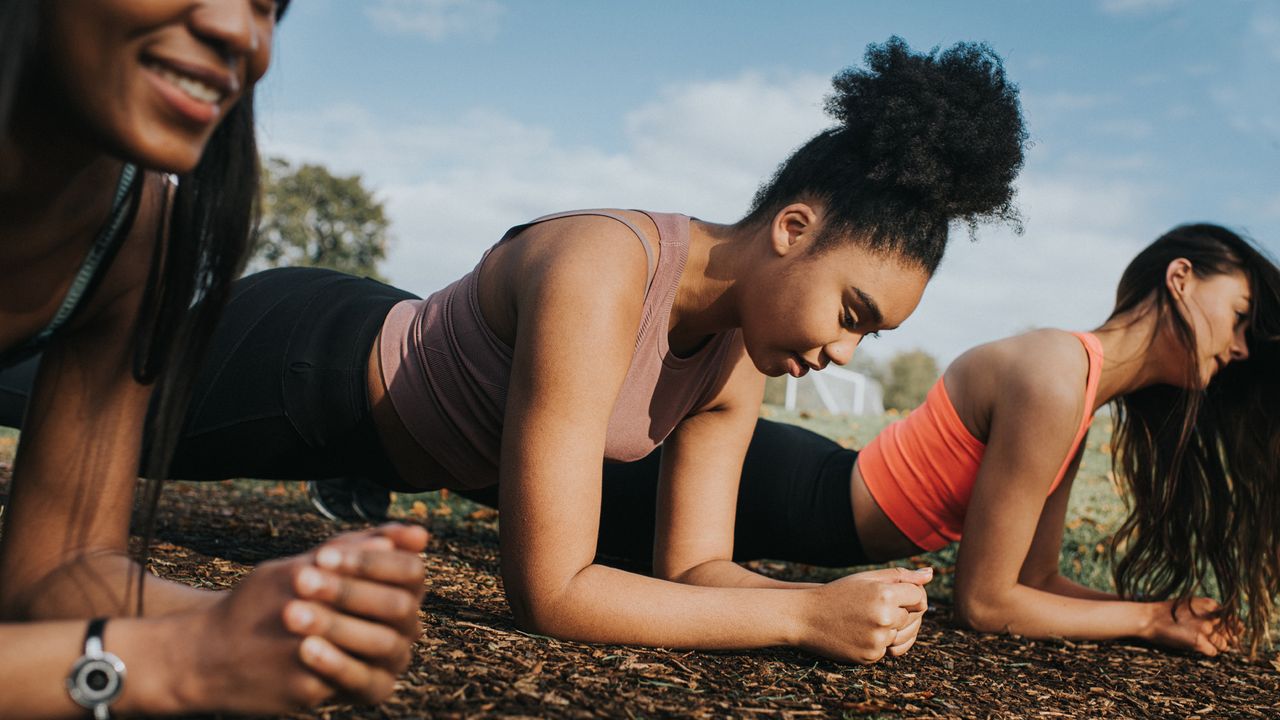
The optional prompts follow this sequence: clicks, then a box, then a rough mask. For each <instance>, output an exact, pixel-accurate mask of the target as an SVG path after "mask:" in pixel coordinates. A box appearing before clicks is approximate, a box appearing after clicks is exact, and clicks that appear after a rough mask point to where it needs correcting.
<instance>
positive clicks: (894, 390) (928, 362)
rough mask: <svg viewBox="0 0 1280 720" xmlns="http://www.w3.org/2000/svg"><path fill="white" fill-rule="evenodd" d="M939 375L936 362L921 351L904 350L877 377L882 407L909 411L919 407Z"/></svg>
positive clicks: (891, 359)
mask: <svg viewBox="0 0 1280 720" xmlns="http://www.w3.org/2000/svg"><path fill="white" fill-rule="evenodd" d="M940 374H941V373H939V371H938V361H937V360H935V359H934V357H933V356H932V355H930V354H929V353H927V352H925V351H923V350H908V351H906V352H900V353H898V354H897V355H894V356H893V357H892V358H890V360H889V362H888V364H887V365H886V366H885V369H884V372H883V375H882V376H881V382H882V383H883V384H884V406H885V408H886V409H887V408H892V409H895V410H912V409H914V408H916V407H919V405H920V404H921V403H923V402H924V398H925V396H926V395H928V394H929V388H931V387H933V383H934V382H935V381H937V379H938V376H939V375H940Z"/></svg>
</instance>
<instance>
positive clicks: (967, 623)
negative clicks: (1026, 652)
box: [956, 593, 1008, 633]
mask: <svg viewBox="0 0 1280 720" xmlns="http://www.w3.org/2000/svg"><path fill="white" fill-rule="evenodd" d="M956 621H957V622H959V623H960V624H961V625H962V626H964V627H967V628H969V629H970V630H975V631H977V632H985V633H999V632H1004V631H1005V629H1006V628H1007V627H1008V622H1007V617H1006V613H1005V612H1004V611H1003V609H1002V608H1001V606H1000V603H999V602H998V600H997V599H996V598H991V597H984V596H982V595H980V594H977V593H956Z"/></svg>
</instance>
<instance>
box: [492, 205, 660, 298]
mask: <svg viewBox="0 0 1280 720" xmlns="http://www.w3.org/2000/svg"><path fill="white" fill-rule="evenodd" d="M606 212H609V213H611V214H614V215H617V216H618V217H625V218H626V219H627V220H628V221H630V222H631V223H632V225H634V226H635V227H636V228H637V229H639V230H640V231H641V232H643V233H645V236H646V239H647V240H648V241H649V244H650V247H652V248H653V249H654V251H655V253H656V251H657V247H658V229H657V227H656V226H655V225H654V223H653V221H652V220H650V219H649V217H648V216H647V215H645V214H644V213H639V212H631V211H625V210H607V211H606ZM488 264H489V265H492V266H493V267H494V269H495V270H496V271H497V272H498V273H499V274H501V275H503V276H504V277H505V278H506V280H508V281H509V282H510V283H511V285H512V286H529V285H538V286H541V285H544V284H546V283H548V282H550V283H553V284H560V283H571V284H572V283H578V282H582V283H586V284H588V285H591V286H593V287H595V288H597V289H598V291H599V292H600V293H602V294H613V293H614V292H626V293H628V294H631V293H634V292H639V293H640V294H641V295H643V292H644V287H645V281H646V279H647V277H648V269H649V258H648V255H647V253H646V252H645V247H644V245H643V244H642V243H641V242H640V239H639V238H638V237H637V236H636V233H635V231H633V230H632V229H631V227H629V226H628V225H626V224H624V223H622V222H619V221H618V220H616V219H613V218H610V217H604V216H601V215H573V216H569V217H564V218H557V219H554V220H547V221H545V222H540V223H538V224H536V225H533V226H531V227H528V228H526V229H524V230H523V231H521V232H520V233H519V234H518V235H516V236H515V237H514V238H512V239H511V240H509V241H508V242H506V243H503V244H502V245H500V246H498V247H497V248H495V249H494V250H493V253H492V255H491V260H490V262H489V263H488ZM486 270H487V268H486Z"/></svg>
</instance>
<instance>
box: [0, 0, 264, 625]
mask: <svg viewBox="0 0 1280 720" xmlns="http://www.w3.org/2000/svg"><path fill="white" fill-rule="evenodd" d="M288 5H289V0H278V1H277V3H276V16H277V19H278V18H279V17H281V16H282V15H283V14H284V12H285V10H286V8H287V7H288ZM39 24H40V3H38V2H27V1H25V0H17V1H13V0H6V1H5V2H3V3H2V4H0V132H3V133H7V132H8V130H9V124H10V119H11V117H12V111H13V108H14V103H15V101H16V98H17V95H18V92H19V90H20V87H21V84H22V82H23V81H24V73H25V71H26V66H27V64H28V61H29V60H30V58H31V55H32V53H33V51H34V49H35V41H36V38H37V37H38V36H39ZM144 169H145V168H144ZM260 173H261V169H260V166H259V161H258V151H257V144H256V142H255V137H254V112H253V96H252V94H251V93H247V94H246V95H245V96H244V97H243V98H241V99H240V101H239V102H238V103H236V105H235V107H233V108H232V109H231V111H230V112H228V113H227V115H226V117H225V118H223V120H222V122H220V123H219V125H218V127H217V128H216V129H215V131H214V133H213V135H212V136H211V137H210V139H209V142H208V143H207V145H206V146H205V149H204V152H203V154H202V155H201V157H200V161H199V162H198V163H197V165H196V167H195V168H194V169H192V170H191V172H188V173H184V174H182V175H179V176H178V177H177V187H176V188H174V189H172V192H170V188H168V187H166V188H165V197H166V201H165V202H164V203H163V205H162V208H163V212H166V213H167V218H162V219H161V222H160V223H158V228H159V229H158V230H157V235H156V238H155V246H154V251H153V253H152V257H151V267H150V269H149V271H148V275H147V284H146V288H145V289H144V292H143V299H142V305H141V308H140V310H139V317H138V323H137V325H136V330H135V333H134V341H133V342H134V354H133V377H134V379H135V380H137V381H138V382H140V383H143V384H154V385H155V390H154V397H153V399H152V407H153V408H154V412H152V413H151V414H150V415H149V416H148V419H147V421H146V429H145V432H144V436H145V437H147V438H148V444H149V449H148V450H147V451H146V453H145V457H143V458H140V460H141V462H140V466H141V469H142V472H143V475H144V476H145V477H147V478H148V480H147V481H146V483H145V485H144V488H143V492H142V498H141V505H142V508H143V523H144V527H143V528H142V535H143V543H142V547H141V550H140V557H139V570H140V574H139V577H138V585H137V588H138V594H137V603H138V612H139V613H141V611H142V585H143V579H144V576H145V569H144V568H145V559H146V557H147V555H148V554H149V546H150V543H151V539H152V536H153V534H154V523H155V510H156V504H157V502H158V500H159V496H160V489H161V482H162V481H161V478H164V477H166V476H167V474H168V468H169V463H170V461H171V460H172V457H173V451H174V449H175V447H176V445H177V441H178V437H179V434H180V432H181V429H182V422H183V417H184V415H185V413H186V407H187V403H188V401H189V400H190V397H191V393H192V388H193V384H194V381H195V377H196V374H197V370H198V368H199V364H200V361H201V359H202V357H203V356H204V352H205V349H206V347H207V345H208V342H209V339H210V336H211V335H212V334H213V328H214V325H215V323H216V322H217V319H218V316H219V314H220V313H221V311H222V307H223V305H225V303H226V299H227V297H228V295H229V293H230V288H231V283H232V281H233V280H235V278H236V277H237V276H238V275H239V274H240V272H241V270H242V268H243V266H244V263H245V260H246V259H247V256H248V253H249V250H250V247H251V243H250V239H251V236H252V233H253V229H254V226H255V225H256V220H257V212H258V204H259V183H260ZM169 198H171V200H170V199H169ZM127 231H128V229H127V228H126V229H125V230H124V231H123V232H127Z"/></svg>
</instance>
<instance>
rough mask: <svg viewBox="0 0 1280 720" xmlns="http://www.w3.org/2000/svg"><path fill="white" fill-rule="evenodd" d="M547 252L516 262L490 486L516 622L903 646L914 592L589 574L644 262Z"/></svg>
mask: <svg viewBox="0 0 1280 720" xmlns="http://www.w3.org/2000/svg"><path fill="white" fill-rule="evenodd" d="M622 232H625V231H622ZM555 248H556V250H557V251H558V252H554V253H553V252H545V253H538V252H532V253H531V255H530V257H527V258H526V259H525V267H526V269H527V272H525V273H524V275H523V277H524V278H525V280H526V281H525V283H524V286H523V287H522V288H520V289H519V290H518V291H517V301H516V302H517V306H518V325H517V335H516V343H515V354H514V358H513V365H512V377H511V386H510V390H509V393H508V397H507V408H506V419H505V428H506V430H505V432H504V435H503V446H502V460H501V477H502V480H501V483H500V491H501V506H502V508H503V519H502V527H501V548H502V569H503V579H504V582H505V587H506V592H507V597H508V599H509V600H510V603H511V607H512V611H513V613H514V614H515V616H516V619H517V621H518V622H519V623H520V624H521V625H523V626H525V627H528V628H530V629H533V630H535V631H537V632H540V633H545V634H549V635H553V636H556V637H562V638H568V639H575V640H583V641H589V642H614V643H633V644H641V645H653V646H664V647H692V648H748V647H763V646H769V645H797V646H801V647H806V648H809V649H811V650H814V651H816V652H821V653H824V654H828V655H832V656H835V657H840V658H844V659H854V660H863V661H869V660H874V659H876V658H878V657H880V656H881V655H883V654H884V652H885V649H886V648H888V647H889V646H891V645H895V644H899V643H901V642H905V640H902V639H899V638H898V633H899V630H900V629H901V628H902V627H903V626H904V625H908V624H909V623H906V622H904V621H905V619H906V616H907V615H908V614H909V611H908V610H907V609H905V608H908V607H911V608H914V607H915V606H916V605H917V604H919V603H920V602H922V601H923V594H924V593H923V591H921V590H920V588H919V587H918V586H916V585H912V584H907V583H893V584H890V583H881V582H876V581H864V582H861V583H846V584H844V585H840V586H837V587H835V589H831V588H830V586H828V587H824V588H818V589H816V591H796V590H784V589H768V588H764V589H761V588H723V587H695V586H690V585H685V584H679V583H674V582H669V581H666V580H661V579H657V578H651V577H643V576H640V575H635V574H632V573H626V572H622V571H619V570H616V569H612V568H608V567H604V566H600V565H596V564H594V563H593V558H594V555H595V540H596V532H597V527H598V524H599V516H600V496H601V485H600V484H601V469H600V468H601V457H602V454H603V448H604V444H605V431H606V427H607V425H608V421H609V417H610V414H611V410H612V406H613V403H614V400H615V398H616V396H617V394H618V391H619V388H620V387H621V385H622V381H623V378H624V377H625V373H626V370H627V367H628V364H629V363H630V355H631V351H632V348H633V346H634V344H635V332H636V328H637V326H638V324H639V317H640V316H639V313H640V307H641V302H640V300H641V298H642V297H643V293H644V288H643V279H644V277H645V269H646V262H645V257H644V254H643V253H642V252H641V249H640V248H639V247H638V246H636V245H635V243H634V240H630V244H626V241H623V240H621V239H619V241H618V242H616V243H614V242H604V241H601V239H600V237H599V236H598V235H592V236H589V237H585V238H579V237H575V236H574V235H573V234H572V233H565V234H564V235H563V236H562V237H558V238H556V244H555ZM619 248H627V249H628V250H630V249H634V252H629V251H621V250H619ZM748 432H749V431H748ZM748 437H749V435H748ZM739 442H741V443H743V446H745V439H744V440H742V441H739ZM731 502H732V500H730V503H731ZM730 507H731V506H730ZM841 599H843V600H849V601H850V602H838V601H837V600H841ZM851 606H852V607H853V608H854V609H853V610H850V609H849V608H850V607H851ZM867 606H875V607H876V608H878V609H883V617H882V618H881V619H883V620H884V623H883V624H882V625H881V626H879V627H877V628H876V629H875V630H874V631H869V630H868V628H867V627H866V626H865V625H859V626H858V628H857V632H853V631H851V627H850V626H851V625H853V623H852V622H851V621H850V620H849V619H848V618H849V615H858V617H859V619H860V620H861V619H862V617H861V615H860V614H859V613H860V612H861V610H862V608H864V607H867ZM814 626H819V627H820V629H821V632H815V631H814Z"/></svg>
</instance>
